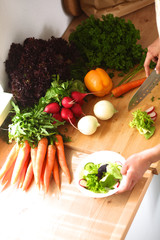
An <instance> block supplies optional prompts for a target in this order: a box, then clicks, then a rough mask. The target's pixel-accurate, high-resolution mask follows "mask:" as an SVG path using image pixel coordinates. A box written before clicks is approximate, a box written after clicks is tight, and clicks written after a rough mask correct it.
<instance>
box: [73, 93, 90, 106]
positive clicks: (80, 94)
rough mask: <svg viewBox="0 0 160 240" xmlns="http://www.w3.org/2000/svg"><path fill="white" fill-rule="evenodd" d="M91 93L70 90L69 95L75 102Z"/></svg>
mask: <svg viewBox="0 0 160 240" xmlns="http://www.w3.org/2000/svg"><path fill="white" fill-rule="evenodd" d="M89 94H93V93H81V92H78V91H74V92H71V97H72V98H73V100H74V101H75V102H78V103H79V102H81V101H82V100H83V99H84V98H85V97H86V96H87V95H89Z"/></svg>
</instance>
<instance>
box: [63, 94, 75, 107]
mask: <svg viewBox="0 0 160 240" xmlns="http://www.w3.org/2000/svg"><path fill="white" fill-rule="evenodd" d="M73 104H74V102H73V99H72V98H71V97H64V98H63V99H62V106H63V107H65V108H71V107H72V106H73Z"/></svg>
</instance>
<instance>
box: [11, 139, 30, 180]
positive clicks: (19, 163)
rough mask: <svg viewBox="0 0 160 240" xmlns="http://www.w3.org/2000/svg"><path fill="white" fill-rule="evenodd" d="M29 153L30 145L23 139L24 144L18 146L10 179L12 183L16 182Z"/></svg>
mask: <svg viewBox="0 0 160 240" xmlns="http://www.w3.org/2000/svg"><path fill="white" fill-rule="evenodd" d="M29 154H30V145H29V143H28V141H25V142H24V144H23V145H22V146H21V147H20V150H19V153H18V156H17V159H16V162H15V166H14V170H13V174H12V179H11V183H12V184H14V183H16V182H17V180H18V178H19V176H20V173H21V171H22V169H23V167H24V164H25V162H26V161H27V159H28V155H29Z"/></svg>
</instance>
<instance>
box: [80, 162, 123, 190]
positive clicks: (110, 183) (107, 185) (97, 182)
mask: <svg viewBox="0 0 160 240" xmlns="http://www.w3.org/2000/svg"><path fill="white" fill-rule="evenodd" d="M101 166H102V164H94V163H92V162H91V163H90V162H89V163H87V164H86V165H85V167H84V170H83V174H82V175H83V179H84V180H86V187H87V189H88V190H90V191H92V192H95V193H107V192H108V191H109V190H111V189H114V185H115V184H116V183H117V181H120V180H121V179H122V174H121V165H118V164H117V163H112V162H108V164H107V168H106V171H104V172H103V174H102V177H101V178H100V179H99V176H98V169H99V168H100V167H101Z"/></svg>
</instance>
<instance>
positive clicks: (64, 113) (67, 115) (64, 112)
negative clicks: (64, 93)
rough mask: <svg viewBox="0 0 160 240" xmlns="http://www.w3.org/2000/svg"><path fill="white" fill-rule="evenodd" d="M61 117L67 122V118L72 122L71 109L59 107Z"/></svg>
mask: <svg viewBox="0 0 160 240" xmlns="http://www.w3.org/2000/svg"><path fill="white" fill-rule="evenodd" d="M61 117H62V118H63V119H64V120H65V121H67V122H69V119H70V120H71V122H72V119H74V115H73V113H72V111H71V110H70V109H68V108H62V109H61Z"/></svg>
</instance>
